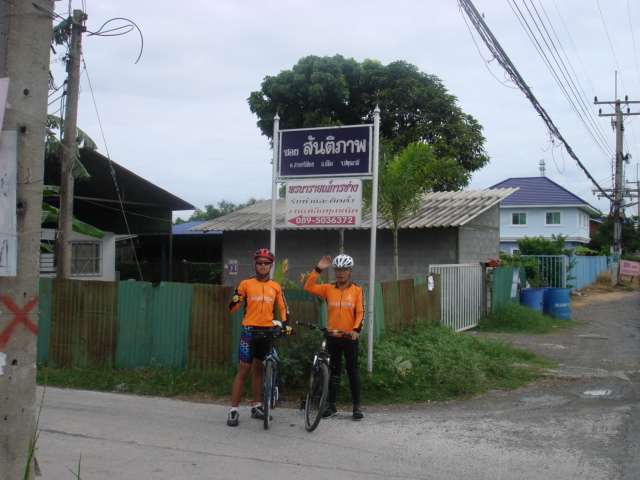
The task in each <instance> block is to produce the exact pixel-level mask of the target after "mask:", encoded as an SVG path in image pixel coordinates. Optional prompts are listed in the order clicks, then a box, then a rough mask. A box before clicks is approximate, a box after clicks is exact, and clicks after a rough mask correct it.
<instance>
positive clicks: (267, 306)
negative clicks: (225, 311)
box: [229, 277, 289, 327]
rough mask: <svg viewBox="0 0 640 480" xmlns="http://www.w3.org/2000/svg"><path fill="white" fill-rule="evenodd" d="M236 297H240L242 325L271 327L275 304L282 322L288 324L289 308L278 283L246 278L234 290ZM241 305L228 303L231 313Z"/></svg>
mask: <svg viewBox="0 0 640 480" xmlns="http://www.w3.org/2000/svg"><path fill="white" fill-rule="evenodd" d="M236 295H242V298H243V302H241V303H244V305H245V307H244V318H243V319H242V325H248V326H252V327H271V326H273V307H274V305H275V304H276V303H277V304H278V308H279V310H280V316H281V318H282V322H283V323H285V322H289V306H288V305H287V301H286V300H285V298H284V295H283V293H282V287H281V286H280V284H279V283H278V282H274V281H273V280H271V279H269V280H267V281H266V282H261V281H260V280H258V279H257V278H256V277H252V278H248V279H246V280H243V281H242V282H240V285H238V288H236ZM241 303H236V304H233V303H230V304H229V310H230V311H231V313H233V312H235V311H237V310H238V309H239V308H240V305H241Z"/></svg>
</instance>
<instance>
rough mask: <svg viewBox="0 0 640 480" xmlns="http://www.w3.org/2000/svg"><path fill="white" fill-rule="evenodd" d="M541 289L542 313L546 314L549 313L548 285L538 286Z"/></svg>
mask: <svg viewBox="0 0 640 480" xmlns="http://www.w3.org/2000/svg"><path fill="white" fill-rule="evenodd" d="M540 290H542V313H544V314H545V315H548V313H549V287H540Z"/></svg>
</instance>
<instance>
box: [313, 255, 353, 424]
mask: <svg viewBox="0 0 640 480" xmlns="http://www.w3.org/2000/svg"><path fill="white" fill-rule="evenodd" d="M330 265H333V269H334V273H335V276H336V282H335V283H324V284H316V280H317V279H318V277H319V276H320V274H321V273H322V272H323V271H324V270H325V269H327V268H328V267H329V266H330ZM352 272H353V258H351V257H350V256H349V255H338V256H337V257H336V258H334V259H333V262H331V257H330V256H329V255H325V256H324V257H322V258H321V259H320V261H319V262H318V265H317V266H316V268H315V269H314V270H313V271H312V272H311V275H309V278H308V279H307V282H306V283H305V285H304V289H305V290H306V291H307V292H309V293H313V294H314V295H318V296H319V297H323V298H325V299H326V300H327V306H328V311H329V319H328V325H327V327H328V328H329V330H340V331H343V332H349V335H350V337H349V338H346V337H339V336H335V335H334V336H330V337H329V338H328V340H327V351H328V353H329V355H331V362H330V364H329V365H330V367H331V379H330V380H329V406H328V407H327V409H326V410H325V411H324V412H323V413H322V418H330V417H333V416H334V415H335V414H336V413H338V407H337V400H338V390H339V387H340V376H341V373H342V357H343V355H344V360H345V367H346V370H347V374H348V375H349V385H350V387H351V397H352V399H353V419H354V420H362V419H363V418H364V414H363V413H362V409H361V408H360V376H359V374H358V345H359V343H360V342H359V340H358V339H359V338H360V332H362V326H363V323H364V312H365V303H364V294H363V291H362V288H361V287H359V286H358V285H356V284H355V283H353V282H352V281H351V273H352Z"/></svg>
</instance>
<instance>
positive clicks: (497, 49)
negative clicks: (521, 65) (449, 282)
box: [458, 0, 611, 200]
mask: <svg viewBox="0 0 640 480" xmlns="http://www.w3.org/2000/svg"><path fill="white" fill-rule="evenodd" d="M458 4H459V5H461V6H462V9H463V10H464V12H465V13H466V14H467V16H468V17H469V19H470V21H471V23H472V24H473V25H474V27H475V29H476V30H477V31H478V34H479V35H480V37H481V38H482V40H483V41H484V42H485V45H486V46H487V48H488V49H489V51H490V52H491V53H492V55H493V56H494V58H496V60H497V61H498V63H500V65H501V66H502V67H503V68H504V69H505V70H506V71H507V73H508V74H509V76H510V77H511V78H512V80H513V81H514V82H515V83H516V84H517V85H518V87H519V88H520V90H521V91H522V92H523V93H524V94H525V96H526V97H527V98H528V99H529V101H530V102H531V104H532V105H533V107H534V108H535V110H536V111H537V112H538V114H539V115H540V116H541V117H542V119H543V121H544V122H545V124H546V125H547V128H548V129H549V131H550V132H551V133H552V134H553V135H554V136H555V137H556V138H557V139H558V140H560V141H561V142H562V143H563V145H564V146H565V149H566V150H567V152H568V153H569V155H570V156H571V157H572V158H573V159H574V160H575V161H576V163H577V164H578V166H579V167H580V168H581V169H582V171H583V172H584V173H585V175H587V177H588V178H589V179H590V180H591V182H592V183H593V184H594V185H595V186H596V187H597V188H598V190H600V191H601V192H602V194H603V195H604V196H606V197H607V198H609V200H611V197H610V196H609V195H608V194H607V193H606V192H605V191H604V190H603V189H602V187H600V185H599V184H598V182H597V181H596V180H595V179H594V178H593V176H592V175H591V173H589V171H588V170H587V168H586V167H585V166H584V165H583V164H582V162H581V161H580V159H579V158H578V156H577V155H576V154H575V153H574V152H573V149H572V148H571V146H570V145H569V144H568V143H567V142H566V140H565V139H564V137H563V136H562V134H561V133H560V131H559V130H558V128H557V127H556V126H555V124H554V123H553V121H552V120H551V117H549V114H548V113H547V112H546V110H545V109H544V108H543V107H542V105H541V104H540V102H539V101H538V100H537V98H536V97H535V95H533V93H532V92H531V89H530V88H529V86H528V85H527V84H526V83H525V81H524V79H523V78H522V76H521V75H520V73H519V72H518V71H517V70H516V68H515V66H514V65H513V63H512V62H511V60H510V59H509V57H508V56H507V54H506V53H505V52H504V50H503V49H502V47H501V46H500V44H499V43H498V41H497V40H496V38H495V37H494V36H493V33H491V31H490V30H489V28H488V27H487V25H486V24H485V23H484V20H482V18H481V17H480V14H479V13H478V11H477V10H476V8H475V7H474V6H473V4H472V3H471V1H470V0H458Z"/></svg>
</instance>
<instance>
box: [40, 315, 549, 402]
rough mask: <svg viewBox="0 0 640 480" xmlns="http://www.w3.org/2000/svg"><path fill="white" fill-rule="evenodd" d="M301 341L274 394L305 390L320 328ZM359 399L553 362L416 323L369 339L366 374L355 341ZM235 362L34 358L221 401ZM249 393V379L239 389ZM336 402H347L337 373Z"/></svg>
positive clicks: (420, 392)
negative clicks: (181, 365) (209, 365)
mask: <svg viewBox="0 0 640 480" xmlns="http://www.w3.org/2000/svg"><path fill="white" fill-rule="evenodd" d="M301 337H302V338H300V342H295V343H293V342H292V343H291V344H289V345H286V346H284V345H283V346H282V347H281V348H280V358H281V360H282V374H283V375H282V376H283V380H282V384H281V394H282V395H285V396H287V397H288V398H289V399H290V401H292V402H295V401H297V399H298V398H300V395H302V394H303V393H306V388H307V385H308V380H309V371H310V365H311V358H312V355H313V352H314V351H315V350H316V349H317V348H318V346H319V342H320V335H314V332H303V333H302V334H301ZM360 347H361V348H360V355H361V359H360V364H361V367H362V368H361V375H360V380H361V384H362V403H363V404H365V405H375V404H391V403H419V402H427V401H436V400H450V399H453V398H456V397H458V396H464V395H473V394H478V393H483V392H485V391H487V390H490V389H506V390H508V389H515V388H518V387H521V386H524V385H526V384H528V383H529V382H531V381H533V380H538V379H540V378H542V374H543V373H544V370H545V368H548V367H550V366H552V365H553V364H552V362H548V361H542V360H539V359H537V358H536V357H535V355H534V354H532V353H529V352H526V351H523V350H518V349H516V348H513V347H511V345H510V344H509V343H508V342H504V341H500V340H495V339H490V338H481V337H474V336H471V335H467V334H464V333H457V332H454V331H453V330H451V329H450V328H447V327H441V326H435V325H427V324H417V325H415V326H413V327H411V328H409V329H406V330H403V331H400V332H392V333H388V334H386V335H384V336H383V337H382V338H380V339H379V340H377V341H376V342H375V344H374V354H373V359H374V365H373V374H372V375H369V374H368V373H367V372H366V371H365V366H366V363H367V362H366V356H367V349H366V344H365V343H362V344H361V345H360ZM235 374H236V366H235V365H228V366H225V367H219V368H215V369H212V370H206V371H204V370H169V369H137V370H123V369H101V368H53V367H51V366H45V365H39V366H38V383H40V384H46V385H49V386H56V387H63V388H78V389H86V390H101V391H108V392H123V393H133V394H138V395H153V396H163V397H172V396H194V395H202V394H206V395H207V396H210V397H211V398H212V399H213V400H214V401H216V400H220V399H224V401H225V402H227V401H228V398H229V395H230V393H231V384H232V382H233V379H234V377H235ZM245 393H246V395H247V396H250V385H249V382H247V388H246V390H245ZM339 402H340V403H341V404H343V405H349V404H350V403H351V395H350V389H349V380H348V376H347V375H346V373H345V374H343V379H342V385H341V388H340V397H339Z"/></svg>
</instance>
